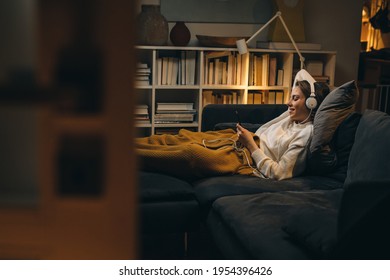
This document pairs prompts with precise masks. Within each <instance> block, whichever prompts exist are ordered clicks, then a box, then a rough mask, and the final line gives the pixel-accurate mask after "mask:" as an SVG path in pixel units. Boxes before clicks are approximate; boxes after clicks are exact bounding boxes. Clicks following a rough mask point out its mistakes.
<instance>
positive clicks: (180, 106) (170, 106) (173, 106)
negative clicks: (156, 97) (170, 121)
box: [157, 103, 194, 111]
mask: <svg viewBox="0 0 390 280" xmlns="http://www.w3.org/2000/svg"><path fill="white" fill-rule="evenodd" d="M193 109H194V103H157V110H177V111H180V110H193Z"/></svg>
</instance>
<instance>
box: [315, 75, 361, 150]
mask: <svg viewBox="0 0 390 280" xmlns="http://www.w3.org/2000/svg"><path fill="white" fill-rule="evenodd" d="M358 95H359V94H358V90H357V86H356V83H355V81H350V82H348V83H345V84H344V85H342V86H340V87H338V88H336V89H334V90H333V91H331V92H330V93H329V94H328V96H327V97H326V98H325V99H324V101H323V102H322V103H321V105H320V106H319V108H318V110H317V112H316V115H315V117H314V122H313V126H314V128H313V138H312V141H311V143H310V152H311V153H316V152H319V151H321V150H322V149H323V148H324V147H326V146H327V145H328V144H329V143H330V141H331V140H332V137H333V134H334V132H335V131H336V129H337V127H338V126H339V124H340V123H341V122H342V121H343V120H344V119H345V118H346V117H347V116H348V115H349V114H350V113H352V112H353V111H354V105H355V103H356V100H357V98H358Z"/></svg>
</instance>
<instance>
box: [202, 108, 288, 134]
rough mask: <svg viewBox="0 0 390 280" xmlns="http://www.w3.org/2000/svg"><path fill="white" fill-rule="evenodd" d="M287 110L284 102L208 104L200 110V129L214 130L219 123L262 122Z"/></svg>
mask: <svg viewBox="0 0 390 280" xmlns="http://www.w3.org/2000/svg"><path fill="white" fill-rule="evenodd" d="M286 110H287V106H286V105H285V104H209V105H207V106H205V107H204V108H203V111H202V125H201V130H202V131H210V130H214V128H215V126H216V125H217V124H219V123H237V115H236V111H237V112H238V113H239V115H240V121H241V122H242V123H249V124H263V123H266V122H268V121H270V120H272V119H273V118H276V117H277V116H279V115H280V114H282V113H283V112H285V111H286Z"/></svg>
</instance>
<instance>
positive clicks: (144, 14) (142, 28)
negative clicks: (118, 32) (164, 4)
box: [136, 5, 169, 46]
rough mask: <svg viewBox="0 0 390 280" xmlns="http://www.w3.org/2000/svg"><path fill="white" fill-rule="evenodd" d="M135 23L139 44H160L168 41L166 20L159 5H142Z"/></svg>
mask: <svg viewBox="0 0 390 280" xmlns="http://www.w3.org/2000/svg"><path fill="white" fill-rule="evenodd" d="M136 23H137V43H138V44H139V45H154V46H161V45H166V44H167V43H168V32H169V29H168V22H167V20H166V19H165V17H164V16H163V15H162V14H161V12H160V6H159V5H142V6H141V12H140V13H139V14H138V15H137V18H136Z"/></svg>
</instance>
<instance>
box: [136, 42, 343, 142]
mask: <svg viewBox="0 0 390 280" xmlns="http://www.w3.org/2000/svg"><path fill="white" fill-rule="evenodd" d="M136 53H137V59H138V63H139V65H142V67H143V68H144V69H145V68H146V69H151V71H150V76H149V80H148V81H147V82H146V83H145V82H144V81H143V82H142V83H139V84H137V83H136V86H135V92H136V95H137V101H138V104H139V106H141V107H145V106H146V107H147V110H148V114H149V116H148V117H147V121H142V122H136V126H137V128H138V134H139V136H148V135H152V134H159V133H164V132H165V131H166V132H167V133H170V132H176V131H178V129H180V128H187V129H192V130H195V131H198V130H200V123H201V119H200V118H201V115H202V109H203V107H204V106H206V105H207V104H210V103H214V104H269V103H286V102H287V101H288V98H289V93H290V91H291V87H292V82H293V80H294V75H295V73H296V72H297V71H298V70H299V57H298V55H297V54H296V53H295V51H294V50H271V49H249V53H247V54H244V55H240V54H239V53H238V51H237V49H236V48H211V47H176V46H136ZM302 54H303V56H304V57H305V59H306V60H305V62H306V63H308V64H309V65H311V67H313V69H315V71H316V75H317V76H318V80H323V81H326V82H327V83H328V84H329V86H330V87H331V88H332V87H334V75H335V74H334V73H335V65H336V52H334V51H319V50H318V51H317V50H315V51H314V50H308V51H302ZM321 70H322V72H321ZM143 71H147V70H143ZM161 103H187V104H191V105H192V106H193V107H192V109H193V110H194V111H195V113H194V114H193V118H192V121H174V120H172V121H169V120H168V121H165V122H162V121H161V119H160V117H161V116H158V119H157V118H156V114H157V115H158V113H157V106H158V104H161ZM191 112H192V111H191ZM187 113H189V112H187ZM176 117H177V115H176Z"/></svg>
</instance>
